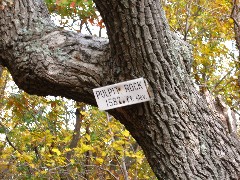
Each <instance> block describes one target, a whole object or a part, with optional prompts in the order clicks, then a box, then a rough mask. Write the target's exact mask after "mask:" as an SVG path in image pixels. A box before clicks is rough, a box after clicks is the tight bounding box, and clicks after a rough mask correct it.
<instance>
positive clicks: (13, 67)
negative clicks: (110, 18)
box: [0, 0, 109, 105]
mask: <svg viewBox="0 0 240 180" xmlns="http://www.w3.org/2000/svg"><path fill="white" fill-rule="evenodd" d="M34 2H35V1H34ZM21 3H22V2H21V0H17V1H16V3H15V6H14V7H13V8H6V9H4V10H3V11H0V19H4V16H5V14H6V13H8V14H9V16H10V17H9V19H8V20H6V21H1V22H0V33H1V34H6V33H7V34H9V33H10V34H9V36H10V37H9V36H5V35H4V36H2V38H1V39H0V60H1V64H3V65H4V66H6V67H7V68H8V69H9V71H10V73H11V74H12V76H13V79H14V81H15V82H16V84H17V85H18V86H19V88H21V89H23V90H25V91H26V92H28V93H29V94H36V95H43V96H45V95H54V96H65V97H67V98H71V99H74V100H77V101H84V102H86V103H89V104H94V105H95V100H94V96H93V92H92V89H93V88H95V87H99V86H100V85H102V84H103V82H102V80H103V79H104V75H105V74H104V73H103V72H106V68H107V63H106V62H107V60H108V59H109V47H108V40H107V39H104V38H97V37H92V36H85V35H82V34H77V33H74V32H69V31H65V30H62V29H60V28H57V27H54V26H53V24H51V23H52V22H51V21H50V20H49V15H48V12H47V10H45V5H44V3H43V2H42V0H38V1H36V2H35V3H36V4H35V6H32V4H31V3H29V4H25V6H21ZM32 8H34V9H32ZM29 9H32V10H31V11H30V12H29ZM39 9H40V10H39ZM42 9H44V10H42ZM27 13H28V14H27ZM15 14H19V15H18V16H15ZM24 15H26V16H27V15H28V17H26V19H25V21H23V20H22V19H21V18H22V16H24ZM24 18H25V16H24ZM17 22H22V23H20V24H18V23H17ZM26 22H28V23H26ZM50 22H51V23H50ZM9 26H11V27H12V26H14V27H15V28H13V30H10V31H7V32H6V31H5V29H4V28H6V27H9ZM11 39H15V40H16V41H14V42H13V41H11Z"/></svg>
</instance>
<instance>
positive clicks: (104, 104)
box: [93, 78, 150, 110]
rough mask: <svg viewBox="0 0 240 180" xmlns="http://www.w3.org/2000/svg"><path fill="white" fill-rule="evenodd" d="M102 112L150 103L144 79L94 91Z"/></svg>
mask: <svg viewBox="0 0 240 180" xmlns="http://www.w3.org/2000/svg"><path fill="white" fill-rule="evenodd" d="M93 93H94V96H95V99H96V101H97V104H98V108H99V109H100V110H108V109H113V108H117V107H122V106H128V105H131V104H137V103H141V102H145V101H149V100H150V97H149V95H148V92H147V88H146V85H145V82H144V79H143V78H139V79H134V80H130V81H125V82H121V83H117V84H113V85H109V86H104V87H100V88H96V89H93Z"/></svg>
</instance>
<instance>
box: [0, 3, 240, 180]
mask: <svg viewBox="0 0 240 180" xmlns="http://www.w3.org/2000/svg"><path fill="white" fill-rule="evenodd" d="M95 3H96V6H97V8H98V10H99V11H100V13H101V15H102V17H103V20H104V22H105V24H106V27H107V32H108V36H109V42H108V40H105V39H100V38H95V37H91V36H84V35H81V34H76V33H73V32H68V31H64V30H61V29H59V28H57V27H55V26H54V25H53V24H52V22H51V21H50V20H49V15H48V12H47V9H46V6H45V4H44V3H43V2H42V0H15V2H14V5H13V6H12V7H7V8H5V9H4V10H3V11H0V34H1V36H0V37H1V38H0V60H1V64H3V65H4V66H6V67H7V68H8V69H9V71H10V72H11V74H12V76H13V79H14V81H15V82H16V84H17V85H18V86H19V87H20V88H22V89H24V90H25V91H26V92H28V93H30V94H37V95H43V96H44V95H54V96H64V97H67V98H71V99H74V100H76V101H83V102H86V103H89V104H92V105H96V102H95V100H94V96H93V92H92V89H93V88H96V87H100V86H104V85H107V84H112V83H117V82H120V81H124V80H130V79H133V78H138V77H144V78H146V79H147V81H148V83H149V85H150V92H151V101H150V102H145V103H141V104H137V105H132V106H128V107H122V108H117V109H114V110H111V111H109V112H110V113H111V114H112V115H113V116H114V117H115V118H117V119H118V120H119V121H120V122H121V123H123V124H124V125H125V127H126V128H127V129H128V130H129V131H130V133H131V134H132V136H133V137H134V138H135V139H136V140H137V142H138V143H139V145H140V146H141V147H142V149H143V151H144V153H145V155H146V157H147V159H148V161H149V164H150V165H151V167H152V169H153V171H154V173H155V174H156V176H157V177H158V178H159V179H194V180H197V179H199V180H200V179H201V180H203V179H217V180H223V179H224V180H227V179H236V180H237V179H239V178H240V143H239V140H238V139H236V138H235V137H234V135H233V134H229V133H227V132H226V130H225V128H224V126H223V124H222V122H221V121H220V120H219V117H218V116H217V114H214V113H213V112H212V111H211V109H210V108H209V107H208V106H207V103H205V101H204V100H203V98H202V97H200V96H199V95H198V93H197V92H196V90H195V89H194V86H193V83H192V81H191V79H190V77H189V74H188V73H189V70H190V64H191V61H192V56H191V50H190V48H189V46H188V45H187V44H186V43H185V42H184V41H181V40H180V39H179V38H178V37H177V36H175V35H174V34H173V33H171V32H170V29H169V26H168V23H167V21H166V17H165V15H164V11H163V9H162V7H161V4H160V1H159V0H138V1H137V0H95Z"/></svg>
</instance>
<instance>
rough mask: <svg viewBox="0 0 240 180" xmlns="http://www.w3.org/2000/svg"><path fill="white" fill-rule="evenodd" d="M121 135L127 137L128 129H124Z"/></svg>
mask: <svg viewBox="0 0 240 180" xmlns="http://www.w3.org/2000/svg"><path fill="white" fill-rule="evenodd" d="M122 135H124V136H125V137H129V135H130V133H129V131H128V130H124V131H123V132H122Z"/></svg>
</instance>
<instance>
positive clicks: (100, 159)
mask: <svg viewBox="0 0 240 180" xmlns="http://www.w3.org/2000/svg"><path fill="white" fill-rule="evenodd" d="M96 161H97V162H98V163H99V164H102V163H103V161H104V160H103V159H102V158H96Z"/></svg>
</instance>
